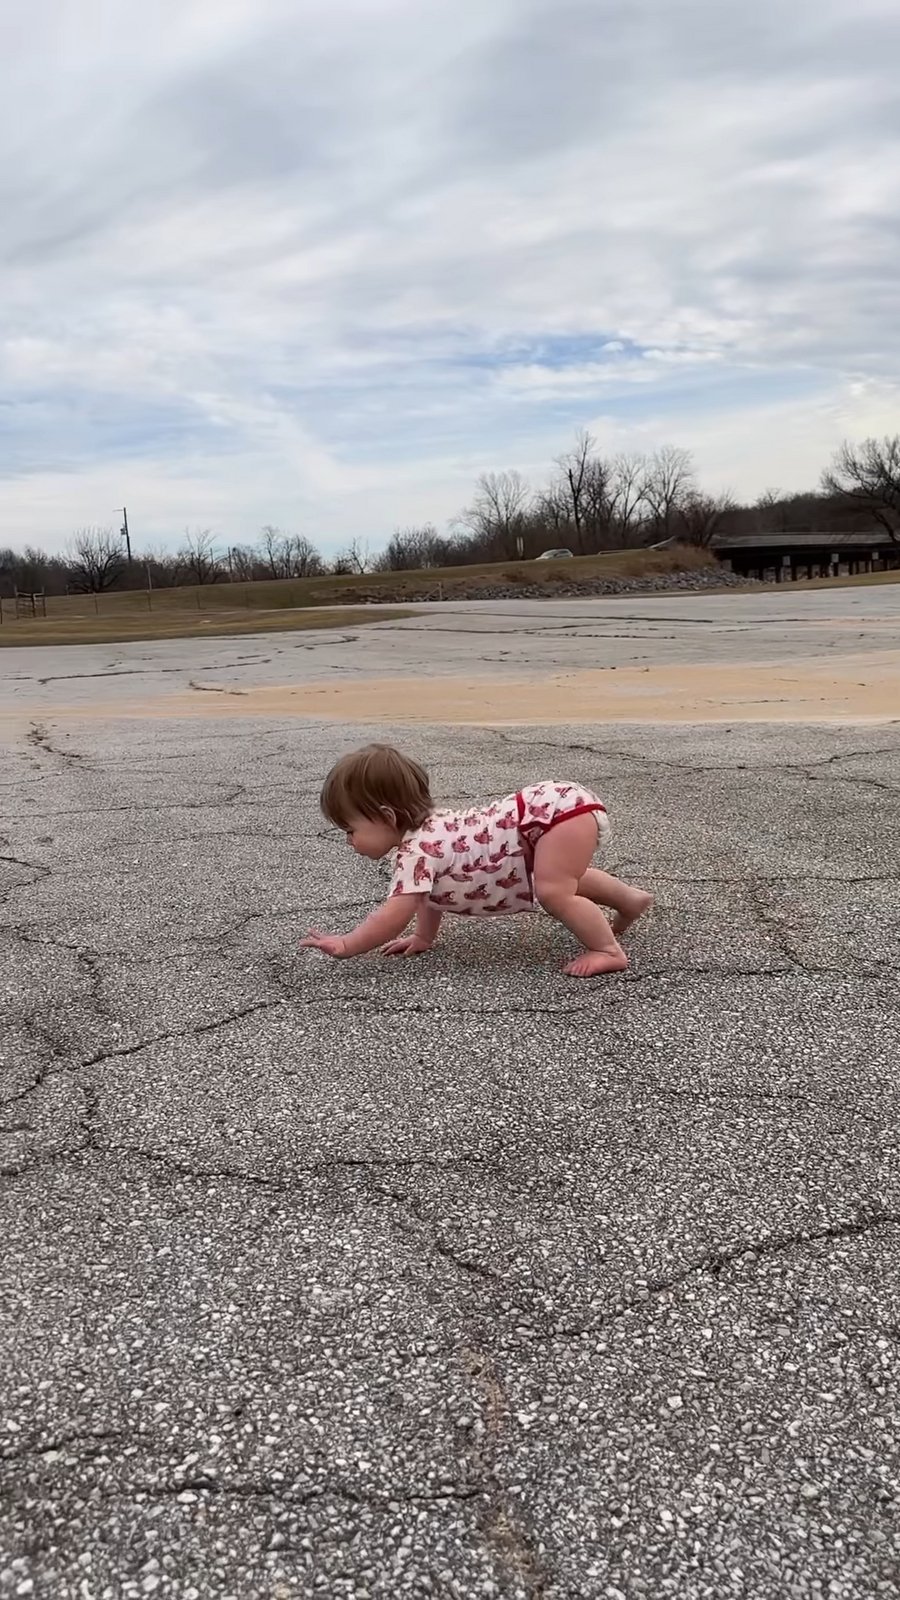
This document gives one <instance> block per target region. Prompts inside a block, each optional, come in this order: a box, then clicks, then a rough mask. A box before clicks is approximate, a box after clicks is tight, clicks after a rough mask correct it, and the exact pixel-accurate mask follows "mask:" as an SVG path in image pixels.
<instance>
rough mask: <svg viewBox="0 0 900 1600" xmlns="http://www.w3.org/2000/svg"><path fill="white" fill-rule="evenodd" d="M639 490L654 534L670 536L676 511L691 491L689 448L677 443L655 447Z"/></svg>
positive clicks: (657, 536) (691, 467)
mask: <svg viewBox="0 0 900 1600" xmlns="http://www.w3.org/2000/svg"><path fill="white" fill-rule="evenodd" d="M642 491H643V492H642V499H643V500H644V503H645V505H646V507H647V510H648V513H649V516H650V521H651V524H652V532H653V535H654V537H655V538H656V539H671V538H672V536H673V535H674V533H675V532H676V530H677V524H678V514H679V512H680V510H681V508H682V506H683V505H684V504H685V502H686V500H687V499H688V497H689V496H690V495H691V494H692V493H693V492H694V464H693V457H692V456H691V452H690V450H682V449H679V447H678V446H677V445H664V446H663V448H662V449H661V450H657V451H656V452H655V454H654V455H652V456H651V458H650V460H649V461H648V462H647V465H646V471H645V473H644V479H643V484H642Z"/></svg>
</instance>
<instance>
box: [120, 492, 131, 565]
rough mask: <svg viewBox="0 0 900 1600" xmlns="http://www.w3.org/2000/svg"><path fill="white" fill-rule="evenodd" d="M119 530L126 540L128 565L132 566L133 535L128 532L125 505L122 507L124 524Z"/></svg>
mask: <svg viewBox="0 0 900 1600" xmlns="http://www.w3.org/2000/svg"><path fill="white" fill-rule="evenodd" d="M119 532H120V533H121V535H122V538H123V539H124V540H125V551H126V554H127V556H128V565H129V566H131V535H130V534H129V532H128V510H127V507H125V506H123V507H122V526H121V528H120V529H119Z"/></svg>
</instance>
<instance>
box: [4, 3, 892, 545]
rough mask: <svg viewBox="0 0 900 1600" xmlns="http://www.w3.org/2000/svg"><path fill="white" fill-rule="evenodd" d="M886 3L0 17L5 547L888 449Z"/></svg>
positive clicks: (299, 524)
mask: <svg viewBox="0 0 900 1600" xmlns="http://www.w3.org/2000/svg"><path fill="white" fill-rule="evenodd" d="M898 60H900V6H898V5H897V0H791V4H790V5H786V4H785V3H784V0H754V4H753V5H748V4H747V3H746V0H153V4H152V5H148V4H147V3H146V0H28V3H27V4H26V3H25V0H3V4H2V5H0V545H8V544H12V545H14V546H21V545H22V544H24V543H26V542H31V543H37V544H39V545H41V546H43V547H44V548H45V549H48V550H59V549H62V548H63V547H64V546H65V544H66V542H67V540H68V539H69V538H70V537H71V535H72V533H73V531H74V530H75V529H77V528H79V527H84V526H100V527H104V526H117V525H118V521H119V508H120V507H121V506H122V505H123V504H126V505H127V507H128V519H129V524H130V527H131V532H132V541H133V543H134V545H135V547H136V548H141V547H144V546H156V547H160V546H169V547H174V546H176V545H177V544H178V542H179V540H180V539H181V538H182V536H183V533H184V530H185V529H186V528H190V529H192V530H193V529H199V528H210V529H212V531H213V533H214V535H215V537H216V539H217V540H221V542H222V545H223V547H224V545H226V544H228V543H234V542H248V541H252V540H253V538H254V537H255V535H256V534H257V532H258V530H259V528H260V527H261V526H262V525H263V524H266V523H270V524H276V525H278V526H280V527H282V528H284V529H286V530H289V531H292V532H298V533H305V534H306V535H307V536H309V537H310V538H311V539H312V540H313V541H314V542H315V543H316V544H317V545H318V546H319V547H320V548H321V549H322V550H323V551H329V550H331V551H333V550H334V549H336V548H338V547H340V546H341V545H342V544H346V542H347V541H348V540H349V539H352V538H359V539H361V540H362V541H364V542H365V541H368V542H369V543H370V544H371V546H372V548H373V549H374V548H377V547H378V546H379V545H380V544H382V543H383V542H384V541H385V540H386V539H387V538H388V537H389V536H390V533H391V531H392V530H393V528H394V527H395V526H402V525H407V524H412V523H419V522H425V521H432V522H435V523H437V524H438V526H444V525H445V524H446V523H447V522H448V520H449V519H451V518H452V517H453V516H454V515H455V513H457V512H458V511H459V510H460V509H461V508H462V507H463V506H465V505H466V504H467V502H469V501H470V500H471V498H472V493H473V488H474V484H475V480H476V479H477V477H478V475H479V474H480V473H482V472H484V471H491V470H503V469H508V468H516V469H517V470H519V471H520V472H522V473H523V474H524V476H525V477H526V478H527V479H528V480H529V482H531V483H532V484H535V485H537V484H539V483H541V482H544V481H546V479H547V477H548V476H549V474H550V471H551V469H552V462H553V458H554V457H555V456H557V455H558V454H559V453H560V452H561V451H563V450H565V449H566V448H567V446H568V445H569V444H570V443H571V442H572V440H573V439H574V436H575V434H576V432H577V431H578V430H579V429H581V428H584V427H587V428H589V429H590V431H591V432H592V433H593V434H594V435H595V437H596V439H597V441H598V446H599V448H600V449H601V450H602V451H603V452H614V451H618V450H623V449H624V450H636V451H648V450H652V449H654V448H656V447H657V446H660V445H663V444H674V445H680V446H684V447H686V448H688V449H690V450H691V451H693V454H694V460H695V464H696V468H697V471H698V475H699V478H700V481H701V482H702V484H703V486H704V487H705V488H707V489H708V490H710V491H711V492H716V493H718V492H723V491H730V492H731V493H733V494H735V495H737V496H739V497H741V498H750V499H752V498H755V496H756V495H758V494H759V493H761V492H763V491H764V490H767V489H772V488H776V489H779V490H782V491H789V490H800V489H805V488H810V487H814V486H815V484H816V483H817V481H818V478H819V474H820V472H821V469H822V468H823V466H825V465H826V464H827V462H828V459H829V457H830V455H831V453H832V452H833V450H834V449H835V448H836V447H837V445H838V444H839V443H840V442H841V440H842V439H843V438H845V437H849V438H863V437H865V436H867V435H870V434H884V433H888V432H890V433H894V432H897V431H900V364H898V356H900V271H898V266H897V262H898V245H900V97H898V94H897V89H896V70H895V65H896V62H897V61H898Z"/></svg>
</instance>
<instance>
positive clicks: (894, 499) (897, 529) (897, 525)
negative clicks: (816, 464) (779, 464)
mask: <svg viewBox="0 0 900 1600" xmlns="http://www.w3.org/2000/svg"><path fill="white" fill-rule="evenodd" d="M822 489H823V490H824V492H825V494H829V495H834V497H835V498H836V499H838V500H840V501H842V502H843V503H844V504H845V505H848V506H853V507H855V508H857V509H858V510H860V511H864V512H866V513H867V514H868V515H869V516H870V517H871V518H872V519H873V521H874V522H877V523H878V525H879V527H881V528H883V529H884V531H885V533H886V534H888V536H889V537H890V538H891V539H893V541H894V543H895V544H900V434H894V436H893V438H887V437H886V438H884V439H864V440H863V442H862V444H860V445H855V446H854V445H852V444H849V443H848V442H847V441H846V440H845V441H844V443H843V444H842V445H841V448H840V449H839V450H838V451H837V452H836V453H835V456H834V460H833V462H832V465H831V467H830V468H828V469H827V470H826V471H825V472H823V474H822Z"/></svg>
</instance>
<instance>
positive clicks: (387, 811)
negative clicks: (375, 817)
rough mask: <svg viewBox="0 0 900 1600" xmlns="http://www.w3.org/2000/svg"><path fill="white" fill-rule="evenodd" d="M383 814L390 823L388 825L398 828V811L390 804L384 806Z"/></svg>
mask: <svg viewBox="0 0 900 1600" xmlns="http://www.w3.org/2000/svg"><path fill="white" fill-rule="evenodd" d="M381 815H382V816H383V817H384V820H385V822H386V823H387V824H388V827H390V828H396V826H397V813H396V811H393V810H392V809H391V807H390V806H382V808H381Z"/></svg>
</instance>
